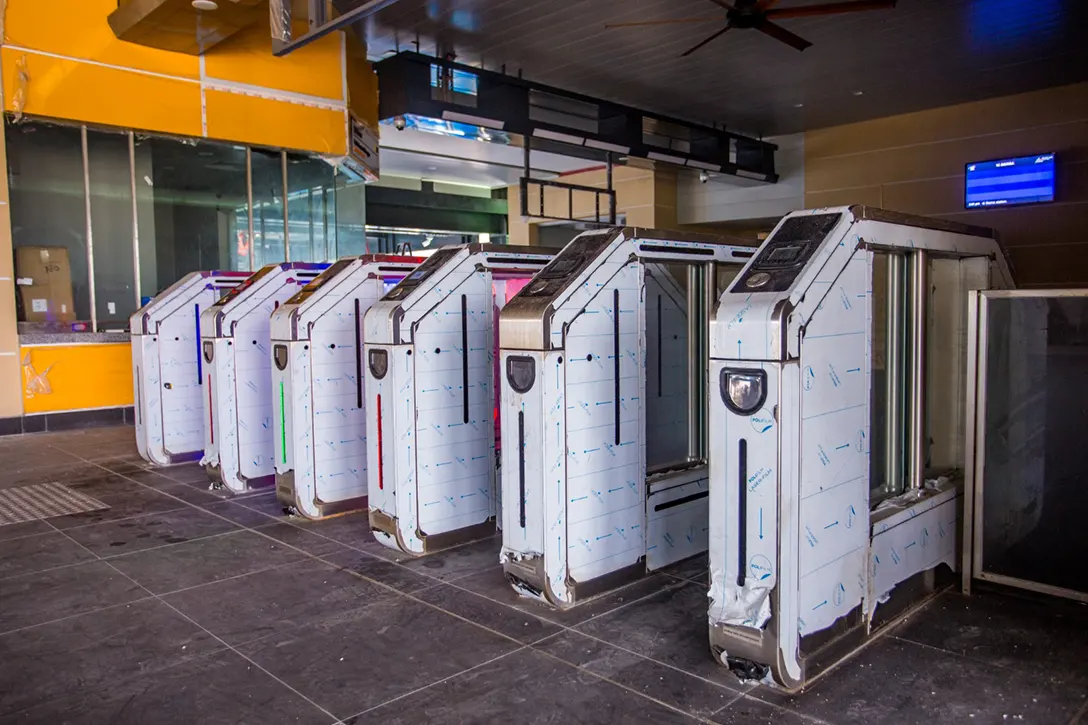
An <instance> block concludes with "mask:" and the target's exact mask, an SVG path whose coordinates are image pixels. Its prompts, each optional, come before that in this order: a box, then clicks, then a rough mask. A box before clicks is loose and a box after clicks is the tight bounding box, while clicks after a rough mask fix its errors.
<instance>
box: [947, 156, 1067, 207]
mask: <svg viewBox="0 0 1088 725" xmlns="http://www.w3.org/2000/svg"><path fill="white" fill-rule="evenodd" d="M966 176H967V184H966V187H965V190H964V204H965V205H966V207H967V208H968V209H979V208H983V207H993V206H1016V205H1020V204H1043V203H1046V202H1048V201H1054V154H1038V155H1036V156H1020V157H1017V158H1014V159H998V160H996V161H976V162H974V163H970V164H967V175H966Z"/></svg>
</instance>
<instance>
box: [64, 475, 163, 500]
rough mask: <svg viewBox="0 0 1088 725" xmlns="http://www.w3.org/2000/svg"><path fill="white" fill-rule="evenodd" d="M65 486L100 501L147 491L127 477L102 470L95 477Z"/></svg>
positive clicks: (68, 483)
mask: <svg viewBox="0 0 1088 725" xmlns="http://www.w3.org/2000/svg"><path fill="white" fill-rule="evenodd" d="M65 486H67V487H68V488H70V489H72V490H73V491H79V492H80V493H82V494H85V495H87V496H91V497H92V498H97V499H98V500H100V501H101V500H103V499H108V498H111V497H114V498H117V497H121V496H127V495H131V494H134V493H139V492H142V491H144V490H145V489H144V488H143V487H142V486H140V484H138V483H136V482H135V481H133V480H131V479H129V478H127V477H126V476H122V475H121V474H119V473H112V472H110V471H105V470H102V469H99V471H98V473H96V474H94V475H93V476H87V477H86V478H81V479H80V480H78V481H70V482H67V483H65Z"/></svg>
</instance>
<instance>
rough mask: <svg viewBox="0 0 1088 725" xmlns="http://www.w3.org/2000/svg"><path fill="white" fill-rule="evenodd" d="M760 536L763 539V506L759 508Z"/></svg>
mask: <svg viewBox="0 0 1088 725" xmlns="http://www.w3.org/2000/svg"><path fill="white" fill-rule="evenodd" d="M759 538H760V539H761V540H762V539H763V507H762V506H761V507H760V508H759Z"/></svg>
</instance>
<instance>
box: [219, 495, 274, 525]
mask: <svg viewBox="0 0 1088 725" xmlns="http://www.w3.org/2000/svg"><path fill="white" fill-rule="evenodd" d="M200 508H201V509H202V510H204V511H207V512H208V513H211V514H215V515H216V516H222V517H223V518H225V519H228V520H230V521H232V522H234V523H236V524H238V525H239V526H244V527H245V528H247V529H248V528H254V527H257V526H266V525H268V524H271V523H275V522H276V521H277V519H276V518H273V517H271V516H269V515H267V514H263V513H261V512H260V511H254V510H253V509H251V508H246V507H245V506H242V505H241V504H240V503H239V502H237V501H217V502H215V503H208V504H201V505H200Z"/></svg>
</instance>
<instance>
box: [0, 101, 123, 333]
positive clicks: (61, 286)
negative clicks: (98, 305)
mask: <svg viewBox="0 0 1088 725" xmlns="http://www.w3.org/2000/svg"><path fill="white" fill-rule="evenodd" d="M5 123H6V125H7V129H6V136H7V156H8V184H9V186H10V199H11V202H10V203H11V236H12V242H13V245H14V247H15V274H16V277H17V278H18V295H17V298H18V310H19V321H20V323H26V324H20V329H21V330H23V331H42V330H51V331H67V330H71V329H76V330H79V329H87V330H89V329H90V324H89V323H90V319H91V295H90V284H89V282H88V275H87V208H86V204H85V198H86V197H85V194H84V184H83V146H82V139H81V138H80V129H79V128H75V127H70V126H55V125H51V124H45V123H37V122H30V121H24V122H22V123H14V122H12V121H11V119H10V118H6V119H5ZM129 216H130V217H131V216H132V214H131V211H130V212H129Z"/></svg>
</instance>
